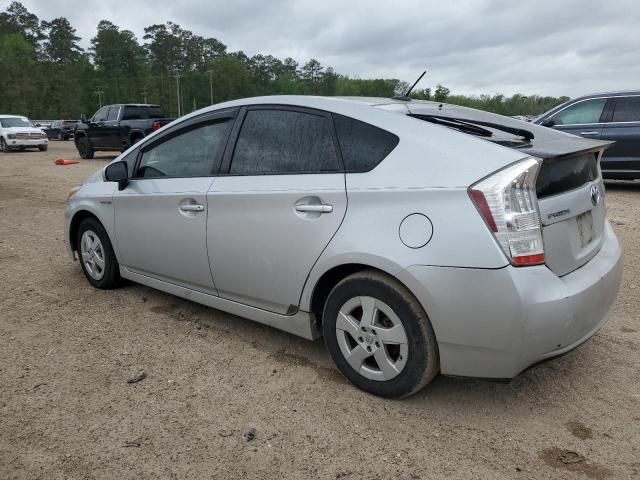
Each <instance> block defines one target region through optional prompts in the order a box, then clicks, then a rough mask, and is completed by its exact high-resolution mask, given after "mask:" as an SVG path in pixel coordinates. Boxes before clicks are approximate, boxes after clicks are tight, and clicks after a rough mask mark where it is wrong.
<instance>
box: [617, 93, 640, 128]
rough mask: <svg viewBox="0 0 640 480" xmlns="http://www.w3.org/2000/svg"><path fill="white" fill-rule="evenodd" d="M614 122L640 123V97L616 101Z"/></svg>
mask: <svg viewBox="0 0 640 480" xmlns="http://www.w3.org/2000/svg"><path fill="white" fill-rule="evenodd" d="M611 121H612V122H640V97H625V98H618V99H616V106H615V110H614V111H613V118H612V119H611Z"/></svg>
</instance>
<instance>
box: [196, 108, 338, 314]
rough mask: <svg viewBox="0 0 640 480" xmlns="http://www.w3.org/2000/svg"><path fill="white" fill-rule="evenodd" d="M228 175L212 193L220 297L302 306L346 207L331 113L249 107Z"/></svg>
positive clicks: (210, 238)
mask: <svg viewBox="0 0 640 480" xmlns="http://www.w3.org/2000/svg"><path fill="white" fill-rule="evenodd" d="M232 141H234V142H235V147H234V148H228V149H227V153H226V154H225V162H224V163H223V170H222V171H223V172H224V175H221V176H220V177H218V178H217V179H216V181H215V182H214V183H213V185H212V187H211V189H210V190H209V193H208V194H207V203H208V206H209V217H208V219H207V223H208V224H207V245H208V250H209V258H210V262H211V266H212V269H213V276H214V280H215V282H216V287H217V289H218V292H219V295H220V296H221V297H224V298H227V299H230V300H233V301H236V302H240V303H243V304H246V305H251V306H254V307H257V308H261V309H264V310H269V311H272V312H276V313H280V314H293V313H295V312H296V311H297V308H298V305H299V300H300V295H301V292H302V287H303V285H304V282H305V280H306V278H307V276H308V274H309V272H310V271H311V268H312V267H313V265H314V264H315V262H316V261H317V259H318V257H319V256H320V254H321V253H322V251H323V250H324V248H325V247H326V246H327V244H328V243H329V241H330V240H331V238H332V237H333V235H334V234H335V233H336V231H337V230H338V228H339V226H340V224H341V222H342V220H343V218H344V215H345V213H346V208H347V196H346V190H345V175H344V169H343V167H342V161H341V158H340V154H339V151H338V148H337V145H338V143H337V140H336V138H335V132H334V127H333V122H332V119H331V116H330V115H329V114H327V113H325V112H320V111H315V110H308V109H301V108H290V107H281V106H270V107H268V106H267V107H265V106H260V107H250V108H248V109H243V111H242V118H241V119H240V120H239V121H238V122H237V125H236V127H234V133H233V134H232Z"/></svg>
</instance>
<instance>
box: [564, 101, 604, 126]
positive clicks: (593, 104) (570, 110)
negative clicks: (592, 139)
mask: <svg viewBox="0 0 640 480" xmlns="http://www.w3.org/2000/svg"><path fill="white" fill-rule="evenodd" d="M605 103H607V99H606V98H594V99H593V100H585V101H583V102H578V103H576V104H573V105H571V106H570V107H567V108H565V109H564V110H562V111H561V112H559V113H557V114H556V115H554V116H553V117H552V120H553V121H554V122H555V124H556V125H580V124H586V123H599V122H600V116H601V115H602V110H604V105H605Z"/></svg>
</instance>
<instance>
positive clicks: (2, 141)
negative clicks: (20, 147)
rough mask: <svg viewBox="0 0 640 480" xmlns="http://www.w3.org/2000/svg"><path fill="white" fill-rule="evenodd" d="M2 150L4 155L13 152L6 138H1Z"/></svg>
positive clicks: (0, 145) (0, 147)
mask: <svg viewBox="0 0 640 480" xmlns="http://www.w3.org/2000/svg"><path fill="white" fill-rule="evenodd" d="M0 150H2V151H3V152H4V153H9V152H11V147H9V145H8V144H7V142H5V141H4V138H2V137H0Z"/></svg>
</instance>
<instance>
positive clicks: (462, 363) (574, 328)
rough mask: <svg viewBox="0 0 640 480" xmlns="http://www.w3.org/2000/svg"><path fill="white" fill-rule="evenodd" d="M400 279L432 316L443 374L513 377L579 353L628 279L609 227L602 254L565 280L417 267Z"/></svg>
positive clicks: (521, 272)
mask: <svg viewBox="0 0 640 480" xmlns="http://www.w3.org/2000/svg"><path fill="white" fill-rule="evenodd" d="M398 278H399V279H400V280H401V281H403V282H404V283H405V284H406V285H407V286H408V287H409V288H410V289H411V290H412V291H413V292H414V294H415V295H416V296H417V297H418V300H419V301H420V302H421V303H422V305H423V306H424V308H425V310H426V311H427V314H428V315H429V318H430V320H431V323H432V325H433V328H434V331H435V333H436V337H437V339H438V347H439V350H440V365H441V372H442V373H443V374H448V375H461V376H471V377H485V378H512V377H514V376H516V375H517V374H518V373H520V372H521V371H522V370H524V369H525V368H527V367H528V366H530V365H532V364H534V363H537V362H539V361H541V360H545V359H547V358H550V357H554V356H557V355H561V354H563V353H566V352H568V351H569V350H571V349H573V348H575V347H577V346H578V345H580V344H581V343H583V342H585V341H586V340H588V339H589V338H590V337H591V336H593V335H594V334H595V333H596V332H597V331H598V330H599V329H600V328H601V327H602V325H604V323H605V322H606V320H607V316H608V312H609V310H610V308H611V306H612V305H613V302H614V301H615V298H616V296H617V293H618V289H619V286H620V282H621V278H622V250H621V247H620V244H619V243H618V240H617V238H616V236H615V234H614V233H613V230H612V229H611V226H610V225H609V224H608V223H607V224H606V228H605V241H604V244H603V246H602V248H601V250H600V252H598V254H597V255H596V256H595V257H594V258H593V259H591V261H589V262H588V263H587V264H586V265H584V266H583V267H581V268H579V269H578V270H576V271H574V272H572V273H570V274H568V275H565V276H563V277H558V276H556V275H555V274H554V273H553V272H551V270H549V269H548V268H547V267H546V266H544V265H541V266H535V267H524V268H516V267H511V266H509V267H505V268H501V269H497V270H479V269H463V268H448V267H429V266H413V267H410V268H408V269H406V270H404V271H403V272H401V274H400V275H398Z"/></svg>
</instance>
